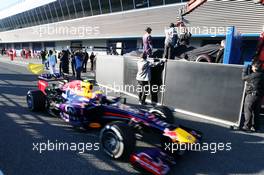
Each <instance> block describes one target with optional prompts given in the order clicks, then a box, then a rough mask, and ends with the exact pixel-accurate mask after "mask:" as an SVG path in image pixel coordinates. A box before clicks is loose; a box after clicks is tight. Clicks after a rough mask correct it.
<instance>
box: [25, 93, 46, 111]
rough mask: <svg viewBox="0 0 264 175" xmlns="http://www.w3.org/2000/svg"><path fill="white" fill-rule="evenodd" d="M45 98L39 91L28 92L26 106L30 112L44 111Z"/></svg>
mask: <svg viewBox="0 0 264 175" xmlns="http://www.w3.org/2000/svg"><path fill="white" fill-rule="evenodd" d="M45 101H46V97H45V95H44V94H43V93H42V92H41V91H40V90H35V91H28V93H27V105H28V109H29V110H31V111H35V112H36V111H41V110H44V109H45Z"/></svg>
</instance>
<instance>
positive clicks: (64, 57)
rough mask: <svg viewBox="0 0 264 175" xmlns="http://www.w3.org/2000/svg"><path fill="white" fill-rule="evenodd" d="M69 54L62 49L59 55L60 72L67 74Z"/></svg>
mask: <svg viewBox="0 0 264 175" xmlns="http://www.w3.org/2000/svg"><path fill="white" fill-rule="evenodd" d="M69 62H70V60H69V55H68V52H67V51H65V50H63V51H62V52H61V56H60V72H61V73H64V74H69V64H70V63H69Z"/></svg>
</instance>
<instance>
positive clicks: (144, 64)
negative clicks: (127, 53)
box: [136, 52, 163, 105]
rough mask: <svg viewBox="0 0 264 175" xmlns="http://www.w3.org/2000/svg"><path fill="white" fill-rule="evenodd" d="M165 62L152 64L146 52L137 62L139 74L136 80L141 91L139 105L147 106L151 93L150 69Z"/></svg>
mask: <svg viewBox="0 0 264 175" xmlns="http://www.w3.org/2000/svg"><path fill="white" fill-rule="evenodd" d="M161 63H163V61H159V62H156V63H151V62H150V61H148V60H147V54H146V53H145V52H144V53H143V54H142V56H141V58H140V60H139V61H138V62H137V67H138V72H137V77H136V80H137V81H138V85H139V89H140V91H139V92H138V98H139V104H141V105H145V104H146V102H145V101H146V97H147V94H148V92H149V81H150V78H151V74H150V68H151V67H155V66H157V65H160V64H161Z"/></svg>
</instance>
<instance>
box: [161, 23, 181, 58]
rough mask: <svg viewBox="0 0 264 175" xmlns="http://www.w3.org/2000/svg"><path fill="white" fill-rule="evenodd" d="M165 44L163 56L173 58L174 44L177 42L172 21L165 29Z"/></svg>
mask: <svg viewBox="0 0 264 175" xmlns="http://www.w3.org/2000/svg"><path fill="white" fill-rule="evenodd" d="M165 36H166V38H165V43H164V44H165V46H164V56H163V57H164V58H167V59H173V51H174V46H175V44H176V42H177V38H178V35H177V32H176V29H175V25H174V24H173V23H171V24H170V27H169V28H168V29H165Z"/></svg>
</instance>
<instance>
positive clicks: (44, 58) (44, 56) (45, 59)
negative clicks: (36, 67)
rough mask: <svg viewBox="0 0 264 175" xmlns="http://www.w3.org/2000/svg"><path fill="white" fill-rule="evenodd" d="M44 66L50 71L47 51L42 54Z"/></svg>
mask: <svg viewBox="0 0 264 175" xmlns="http://www.w3.org/2000/svg"><path fill="white" fill-rule="evenodd" d="M40 56H41V60H42V64H44V65H45V67H46V69H47V70H48V65H47V50H46V49H45V50H43V51H41V53H40Z"/></svg>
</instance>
